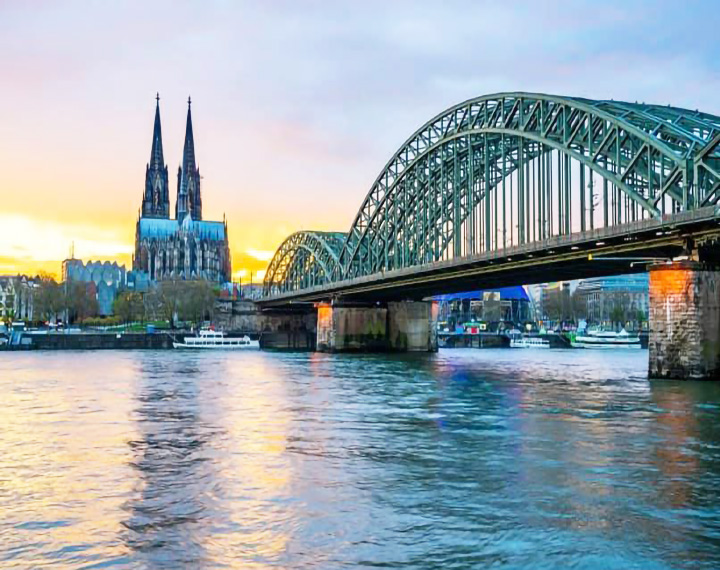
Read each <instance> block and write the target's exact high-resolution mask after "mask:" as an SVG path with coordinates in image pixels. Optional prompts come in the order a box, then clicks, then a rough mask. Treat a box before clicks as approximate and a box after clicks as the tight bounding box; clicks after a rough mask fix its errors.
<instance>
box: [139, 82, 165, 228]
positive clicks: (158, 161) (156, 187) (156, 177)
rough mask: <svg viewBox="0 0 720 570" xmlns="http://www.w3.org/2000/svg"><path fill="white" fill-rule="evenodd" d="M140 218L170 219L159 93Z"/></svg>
mask: <svg viewBox="0 0 720 570" xmlns="http://www.w3.org/2000/svg"><path fill="white" fill-rule="evenodd" d="M142 216H143V217H146V218H169V217H170V195H169V192H168V172H167V166H166V165H165V158H164V156H163V146H162V127H161V125H160V94H159V93H158V94H157V95H156V96H155V124H154V126H153V139H152V149H151V151H150V162H149V163H148V165H147V167H146V169H145V194H144V196H143V203H142Z"/></svg>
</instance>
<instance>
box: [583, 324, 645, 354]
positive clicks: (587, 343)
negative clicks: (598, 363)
mask: <svg viewBox="0 0 720 570" xmlns="http://www.w3.org/2000/svg"><path fill="white" fill-rule="evenodd" d="M570 345H571V346H572V347H573V348H631V349H638V348H642V347H641V345H640V337H639V336H632V335H630V334H629V333H628V332H627V331H626V330H625V329H622V330H621V331H620V332H619V333H617V332H612V331H588V332H585V333H580V334H578V335H576V336H575V338H573V339H572V340H571V341H570Z"/></svg>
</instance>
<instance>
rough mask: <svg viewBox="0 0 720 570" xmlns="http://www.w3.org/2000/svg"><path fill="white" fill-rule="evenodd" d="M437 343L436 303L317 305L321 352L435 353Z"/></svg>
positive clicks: (318, 347)
mask: <svg viewBox="0 0 720 570" xmlns="http://www.w3.org/2000/svg"><path fill="white" fill-rule="evenodd" d="M437 346H438V344H437V307H436V305H435V304H433V303H430V302H409V301H403V302H395V303H388V304H387V306H380V305H369V306H357V305H356V306H343V305H339V304H329V303H328V304H321V305H320V306H318V318H317V350H318V351H320V352H386V351H397V352H420V351H422V352H433V351H436V350H437Z"/></svg>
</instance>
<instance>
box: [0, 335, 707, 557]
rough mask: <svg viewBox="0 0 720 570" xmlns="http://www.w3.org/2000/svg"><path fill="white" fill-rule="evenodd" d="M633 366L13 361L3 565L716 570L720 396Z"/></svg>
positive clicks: (144, 357)
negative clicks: (659, 378) (652, 376)
mask: <svg viewBox="0 0 720 570" xmlns="http://www.w3.org/2000/svg"><path fill="white" fill-rule="evenodd" d="M646 368H647V353H646V352H645V351H638V352H637V353H635V352H633V353H627V352H624V353H621V354H608V353H607V352H603V353H602V354H599V353H593V352H592V351H556V350H550V351H542V354H539V353H537V352H534V351H518V352H515V351H509V350H471V349H470V350H464V349H458V350H447V351H441V352H440V353H439V354H437V355H416V356H410V355H407V356H390V355H384V356H379V355H376V356H373V355H323V354H312V353H294V354H293V353H282V354H277V353H276V354H272V353H261V352H256V353H240V354H238V353H211V354H193V353H176V352H153V351H137V352H57V353H5V354H3V355H2V356H1V357H0V390H2V394H3V403H4V409H3V413H2V414H0V509H1V510H2V513H3V518H2V522H1V523H0V525H1V526H0V529H1V530H2V532H0V567H2V568H3V569H5V568H9V569H19V568H36V567H37V568H63V569H64V568H78V569H79V568H133V569H134V568H138V569H141V568H142V569H146V568H147V569H165V568H167V569H177V568H188V569H191V568H192V569H195V568H200V569H205V568H207V569H210V568H249V569H253V570H256V569H266V568H288V569H290V568H292V569H296V568H322V569H333V568H368V567H376V566H384V567H390V568H397V567H405V568H443V569H446V568H457V569H460V568H471V567H472V568H474V567H491V566H492V567H498V568H532V569H536V568H559V567H563V568H565V567H568V568H633V567H635V568H643V569H645V568H657V569H666V568H707V569H710V568H717V567H720V500H719V499H720V496H719V495H720V427H718V425H719V424H718V413H719V412H720V386H718V385H716V384H699V383H680V382H675V383H672V382H652V383H651V382H648V381H647V380H646V379H645V375H646Z"/></svg>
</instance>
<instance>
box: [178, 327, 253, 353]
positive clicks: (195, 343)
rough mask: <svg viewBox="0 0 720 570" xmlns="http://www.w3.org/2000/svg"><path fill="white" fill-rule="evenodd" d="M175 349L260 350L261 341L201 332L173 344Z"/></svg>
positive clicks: (209, 331)
mask: <svg viewBox="0 0 720 570" xmlns="http://www.w3.org/2000/svg"><path fill="white" fill-rule="evenodd" d="M173 348H197V349H213V348H214V349H223V350H242V349H253V348H260V341H257V340H251V339H250V337H249V336H247V335H245V336H241V337H228V336H225V333H222V332H218V331H211V330H201V331H200V334H198V336H186V337H185V338H184V339H183V341H182V342H173Z"/></svg>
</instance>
